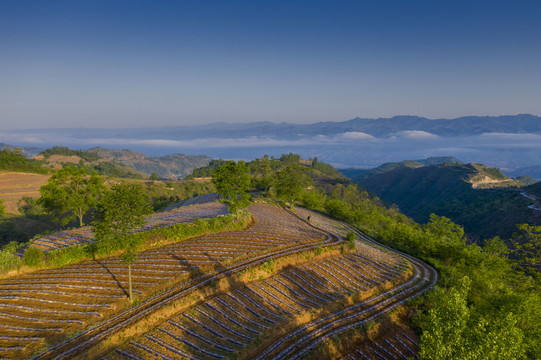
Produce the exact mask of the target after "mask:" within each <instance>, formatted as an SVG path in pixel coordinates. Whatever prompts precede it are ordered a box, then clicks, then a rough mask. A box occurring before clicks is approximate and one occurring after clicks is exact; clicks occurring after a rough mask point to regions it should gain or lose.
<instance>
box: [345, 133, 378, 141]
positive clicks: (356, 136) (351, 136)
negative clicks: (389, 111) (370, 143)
mask: <svg viewBox="0 0 541 360" xmlns="http://www.w3.org/2000/svg"><path fill="white" fill-rule="evenodd" d="M337 138H342V139H345V140H373V139H375V137H373V136H372V135H370V134H367V133H363V132H360V131H348V132H345V133H342V134H339V135H337Z"/></svg>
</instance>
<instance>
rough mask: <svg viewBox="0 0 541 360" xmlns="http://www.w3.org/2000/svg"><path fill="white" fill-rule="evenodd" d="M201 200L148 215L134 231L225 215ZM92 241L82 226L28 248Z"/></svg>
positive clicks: (221, 207)
mask: <svg viewBox="0 0 541 360" xmlns="http://www.w3.org/2000/svg"><path fill="white" fill-rule="evenodd" d="M211 197H212V196H211ZM214 197H215V196H214ZM201 198H202V199H199V201H197V200H194V201H189V204H194V206H181V207H179V208H177V209H173V210H169V211H164V212H159V213H155V214H152V215H150V216H149V217H148V220H147V221H148V223H147V225H146V226H145V227H144V228H141V229H136V231H138V232H139V231H149V230H153V229H157V228H161V227H166V226H170V225H174V224H179V223H187V222H192V221H194V220H195V219H206V218H211V217H216V216H219V215H225V214H227V207H226V206H225V205H223V204H220V203H217V202H206V201H204V199H206V198H207V196H203V197H201ZM189 204H188V205H189ZM92 241H94V234H93V233H92V232H91V227H90V226H84V227H81V228H77V229H73V230H65V231H59V232H55V233H52V234H48V235H44V236H42V237H40V238H39V239H36V240H34V241H33V242H32V244H31V245H30V246H32V247H35V248H38V249H41V250H43V251H44V252H47V251H49V250H55V249H60V248H62V247H65V246H70V245H76V244H84V243H88V242H92Z"/></svg>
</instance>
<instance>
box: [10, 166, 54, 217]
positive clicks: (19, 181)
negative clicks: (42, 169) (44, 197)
mask: <svg viewBox="0 0 541 360" xmlns="http://www.w3.org/2000/svg"><path fill="white" fill-rule="evenodd" d="M49 176H50V175H46V174H33V173H21V172H0V199H2V200H4V203H5V206H6V212H7V213H10V214H19V201H20V200H21V199H22V198H23V197H25V196H28V197H32V198H38V197H39V196H40V193H39V188H40V186H42V185H45V184H46V183H47V179H48V178H49Z"/></svg>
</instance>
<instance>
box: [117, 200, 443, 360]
mask: <svg viewBox="0 0 541 360" xmlns="http://www.w3.org/2000/svg"><path fill="white" fill-rule="evenodd" d="M299 212H300V214H301V215H302V216H303V217H304V216H306V215H307V214H308V213H305V212H303V211H302V210H300V211H299ZM312 215H313V214H312ZM312 220H313V222H314V223H318V224H319V225H320V226H322V227H325V228H332V229H336V230H341V232H342V233H344V232H345V231H346V230H348V227H347V226H345V225H343V224H340V223H337V222H335V221H332V220H329V219H327V218H317V217H316V218H315V219H314V218H312ZM349 229H352V228H349ZM357 235H358V236H359V237H360V239H361V241H360V242H359V243H358V244H357V249H356V251H355V252H354V253H351V254H345V255H341V256H334V257H329V258H324V259H319V260H317V261H313V262H310V263H308V264H304V265H302V266H291V267H289V268H287V269H285V270H283V271H281V272H280V273H279V274H277V275H275V276H273V277H272V278H270V279H265V280H260V281H255V282H251V283H248V284H243V285H242V286H241V287H239V288H237V289H236V290H234V291H231V292H228V293H225V294H222V295H219V296H217V297H214V298H211V299H206V300H205V301H204V302H202V303H200V304H198V305H197V306H194V307H193V308H190V309H188V310H187V311H184V312H182V313H181V314H178V315H176V316H174V317H172V318H169V319H168V320H167V321H166V322H164V323H163V324H161V325H160V326H158V327H157V328H155V329H154V330H152V331H150V332H148V333H146V334H145V335H143V336H141V337H139V338H137V339H133V340H130V341H128V342H127V343H126V344H125V345H123V346H121V347H119V348H117V349H115V350H114V351H113V352H111V353H109V354H107V358H110V359H152V358H161V359H184V358H191V359H225V358H241V359H297V358H303V357H307V358H310V353H311V351H312V350H314V349H315V348H316V347H317V346H318V345H319V344H321V343H322V342H324V341H325V340H327V339H329V338H331V337H333V336H335V335H339V334H343V333H345V332H346V331H348V330H349V329H352V328H355V327H359V326H362V325H364V324H368V323H369V322H371V321H374V320H375V319H378V318H379V317H381V316H383V315H384V314H386V313H388V312H389V311H391V310H393V309H394V308H396V307H398V306H401V305H402V304H404V303H405V302H406V301H407V300H408V299H410V298H412V297H414V296H417V295H419V294H420V293H422V292H424V291H426V290H427V289H428V288H430V287H431V286H432V285H433V284H434V283H435V281H436V280H437V274H436V273H435V271H434V270H433V269H432V268H430V267H428V266H427V265H426V264H424V263H422V262H420V261H418V260H417V259H414V258H412V257H409V256H408V255H405V254H401V253H398V252H395V251H393V250H391V249H389V248H386V247H384V246H381V245H379V244H377V243H375V242H374V241H373V240H372V239H370V238H368V237H366V236H365V235H364V234H362V233H360V232H358V231H357ZM348 300H349V301H348ZM380 342H381V343H380ZM417 350H418V347H417V345H416V343H415V342H414V341H413V340H411V338H410V337H408V336H407V335H404V336H397V338H396V339H395V338H389V339H386V338H385V339H380V340H378V341H377V342H374V343H372V344H365V346H363V347H360V348H359V349H357V350H356V351H355V352H354V353H351V354H347V355H346V358H362V359H396V358H399V357H397V356H400V357H401V358H407V357H409V356H416V353H417Z"/></svg>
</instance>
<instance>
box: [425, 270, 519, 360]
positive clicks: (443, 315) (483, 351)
mask: <svg viewBox="0 0 541 360" xmlns="http://www.w3.org/2000/svg"><path fill="white" fill-rule="evenodd" d="M470 284H471V281H470V279H469V278H468V277H467V276H466V277H464V278H463V279H462V281H461V284H460V285H459V287H458V288H450V289H449V290H447V291H445V290H443V289H442V288H437V289H436V290H435V291H434V292H433V293H432V294H431V296H430V300H431V302H432V304H433V306H432V308H431V309H429V310H428V312H427V314H426V315H425V317H424V319H423V320H422V322H423V333H422V335H421V353H420V355H421V356H422V357H423V358H425V359H433V360H440V359H441V360H443V359H472V360H473V359H479V360H481V359H502V360H503V359H519V358H522V357H523V356H524V348H523V334H522V331H521V330H520V329H519V328H518V327H516V323H517V321H516V318H515V316H514V315H513V314H512V313H507V314H504V315H503V316H499V317H497V318H496V319H495V320H493V321H488V320H486V319H485V318H483V317H481V316H480V315H479V314H478V313H477V312H476V310H475V308H472V307H470V306H468V301H467V297H468V292H469V289H470Z"/></svg>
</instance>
